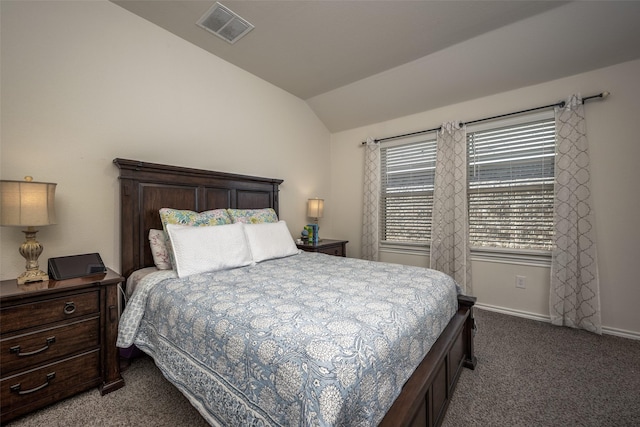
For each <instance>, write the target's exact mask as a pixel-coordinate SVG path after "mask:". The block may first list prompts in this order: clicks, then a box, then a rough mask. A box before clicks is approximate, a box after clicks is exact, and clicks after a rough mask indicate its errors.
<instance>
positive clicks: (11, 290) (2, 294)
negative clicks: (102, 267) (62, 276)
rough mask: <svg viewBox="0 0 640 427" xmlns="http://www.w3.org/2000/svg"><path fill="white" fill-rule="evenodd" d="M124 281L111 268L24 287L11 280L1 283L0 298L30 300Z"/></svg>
mask: <svg viewBox="0 0 640 427" xmlns="http://www.w3.org/2000/svg"><path fill="white" fill-rule="evenodd" d="M123 281H124V278H123V277H122V276H120V275H119V274H118V273H116V272H115V271H113V270H111V269H109V268H107V272H106V273H100V274H94V275H91V276H86V277H77V278H74V279H67V280H46V281H44V282H32V283H25V284H24V285H18V281H17V280H16V279H10V280H3V281H2V282H0V298H2V301H3V302H5V301H7V300H17V299H21V298H29V297H32V296H36V295H40V294H44V293H48V292H53V291H62V290H67V289H73V288H76V287H78V288H79V287H83V286H92V285H95V284H96V283H99V284H101V285H110V284H113V283H120V282H123Z"/></svg>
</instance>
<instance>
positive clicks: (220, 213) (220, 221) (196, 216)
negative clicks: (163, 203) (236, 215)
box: [160, 208, 232, 233]
mask: <svg viewBox="0 0 640 427" xmlns="http://www.w3.org/2000/svg"><path fill="white" fill-rule="evenodd" d="M160 220H161V221H162V227H163V228H164V231H165V233H166V231H167V224H179V225H191V226H194V227H206V226H210V225H224V224H231V223H232V221H231V217H229V214H228V213H227V210H226V209H214V210H212V211H204V212H194V211H188V210H178V209H171V208H162V209H160Z"/></svg>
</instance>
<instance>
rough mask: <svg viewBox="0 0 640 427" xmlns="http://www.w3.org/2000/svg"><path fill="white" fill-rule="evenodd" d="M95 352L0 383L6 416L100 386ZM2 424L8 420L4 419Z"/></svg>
mask: <svg viewBox="0 0 640 427" xmlns="http://www.w3.org/2000/svg"><path fill="white" fill-rule="evenodd" d="M99 368H100V351H99V350H95V351H92V352H89V353H84V354H81V355H78V356H75V357H71V358H69V359H65V360H63V361H60V362H57V363H52V364H49V365H45V366H43V367H41V368H39V369H34V370H32V371H28V372H25V373H23V374H19V375H14V376H12V377H9V378H5V379H3V380H1V381H0V388H1V390H0V399H2V409H3V415H9V416H10V417H11V418H12V417H14V416H17V415H20V414H22V413H26V412H29V411H30V410H32V409H33V408H36V407H38V406H42V405H46V404H48V403H51V402H55V401H57V400H60V399H61V398H63V397H66V396H71V395H73V394H75V393H78V392H80V391H83V390H86V389H88V388H91V387H95V386H96V385H98V384H99V383H100V369H99ZM2 421H3V422H4V421H5V417H4V416H3V420H2Z"/></svg>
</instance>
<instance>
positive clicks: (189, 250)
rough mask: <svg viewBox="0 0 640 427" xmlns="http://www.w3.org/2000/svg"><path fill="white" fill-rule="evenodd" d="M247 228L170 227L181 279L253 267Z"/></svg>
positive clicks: (223, 226) (222, 226)
mask: <svg viewBox="0 0 640 427" xmlns="http://www.w3.org/2000/svg"><path fill="white" fill-rule="evenodd" d="M243 226H244V224H241V223H237V224H228V225H218V226H215V227H191V226H185V225H177V224H167V225H166V227H167V233H168V234H169V239H170V240H171V246H172V250H173V257H174V260H175V264H176V273H177V274H178V277H186V276H190V275H192V274H197V273H204V272H207V271H218V270H226V269H230V268H235V267H243V266H246V265H249V264H251V263H252V259H251V251H250V249H249V245H248V244H247V239H246V237H245V233H244V230H243Z"/></svg>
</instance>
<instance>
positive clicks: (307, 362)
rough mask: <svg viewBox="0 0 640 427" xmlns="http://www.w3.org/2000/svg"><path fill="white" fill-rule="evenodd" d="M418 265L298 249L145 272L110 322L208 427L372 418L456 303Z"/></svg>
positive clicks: (443, 280)
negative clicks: (251, 261)
mask: <svg viewBox="0 0 640 427" xmlns="http://www.w3.org/2000/svg"><path fill="white" fill-rule="evenodd" d="M459 292H460V289H459V287H458V286H457V284H456V283H455V281H454V280H453V279H451V278H450V277H449V276H447V275H445V274H443V273H440V272H438V271H434V270H429V269H425V268H419V267H412V266H403V265H398V264H387V263H377V262H370V261H364V260H358V259H352V258H343V257H334V256H329V255H325V254H320V253H307V252H303V253H301V254H298V255H294V256H290V257H286V258H281V259H274V260H269V261H265V262H261V263H258V264H255V265H251V266H247V267H242V268H236V269H232V270H225V271H218V272H212V273H204V274H197V275H193V276H189V277H186V278H183V279H179V278H177V275H176V274H175V273H174V272H173V271H171V270H165V271H157V272H152V273H150V274H147V275H146V276H145V277H144V278H143V279H142V280H141V281H140V283H139V284H138V286H137V287H136V290H135V292H134V293H133V295H132V298H131V299H130V300H129V303H128V304H127V307H126V309H125V311H124V313H123V316H122V319H121V322H120V331H119V336H118V343H117V344H118V346H119V347H128V346H130V345H131V344H135V345H136V346H137V347H139V348H140V349H141V350H143V351H144V352H146V353H148V354H149V355H151V356H152V357H153V358H154V360H155V362H156V364H157V365H158V367H159V368H160V370H161V371H162V372H163V374H164V375H165V376H166V377H167V379H169V381H171V382H172V383H173V384H174V385H175V386H176V387H178V388H179V389H180V390H181V391H182V392H183V393H184V394H185V396H187V398H188V399H189V400H190V401H191V403H192V404H193V405H194V406H195V407H196V408H197V409H198V410H199V411H200V413H201V414H202V415H203V417H204V418H205V419H206V420H207V421H208V422H209V423H210V424H212V425H224V426H247V425H256V426H258V425H260V426H270V425H274V426H278V425H282V426H283V425H305V426H315V425H318V426H336V425H350V426H357V425H376V424H378V423H379V422H380V420H381V419H382V417H383V416H384V414H385V413H386V412H387V411H388V409H389V408H390V407H391V405H392V403H393V401H394V400H395V399H396V397H397V396H398V395H399V393H400V391H401V389H402V386H403V385H404V383H405V381H406V380H407V379H408V378H409V377H410V376H411V374H412V373H413V371H414V370H415V368H416V367H417V365H418V364H419V363H420V361H421V360H422V359H423V358H424V356H425V355H426V353H427V352H428V351H429V349H430V348H431V346H432V345H433V343H434V342H435V341H436V339H437V338H438V336H439V335H440V333H441V331H442V330H443V329H444V328H445V327H446V325H447V324H448V322H449V320H450V319H451V318H452V317H453V316H454V314H455V313H456V310H457V295H458V293H459Z"/></svg>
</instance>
